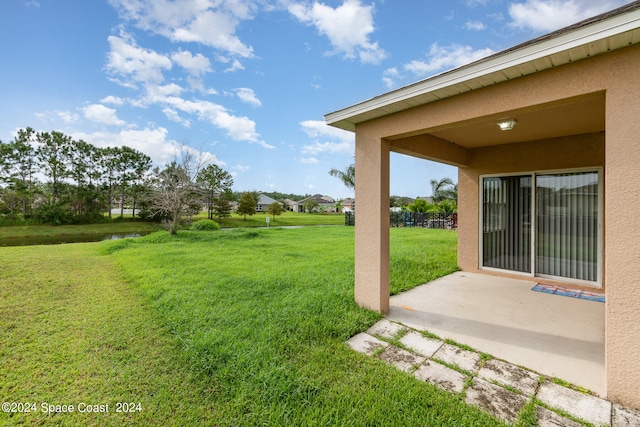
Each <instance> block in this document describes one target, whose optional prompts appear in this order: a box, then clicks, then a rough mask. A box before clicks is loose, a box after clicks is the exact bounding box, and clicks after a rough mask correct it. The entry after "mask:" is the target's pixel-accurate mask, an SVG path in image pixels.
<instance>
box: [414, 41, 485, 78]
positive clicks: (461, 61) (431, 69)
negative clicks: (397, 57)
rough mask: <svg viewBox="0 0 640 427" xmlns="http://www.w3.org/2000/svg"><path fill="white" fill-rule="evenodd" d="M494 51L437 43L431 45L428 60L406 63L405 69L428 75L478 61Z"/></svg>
mask: <svg viewBox="0 0 640 427" xmlns="http://www.w3.org/2000/svg"><path fill="white" fill-rule="evenodd" d="M492 53H494V51H493V50H492V49H489V48H486V49H479V50H474V49H473V48H472V47H471V46H462V45H458V44H452V45H450V46H439V45H438V44H437V43H434V44H432V45H431V47H430V49H429V53H428V54H427V60H426V61H420V60H414V61H411V62H409V63H408V64H405V65H404V69H405V70H407V71H410V72H412V73H413V74H414V75H415V76H419V77H422V76H426V75H429V74H433V73H435V72H437V71H444V70H447V69H452V68H457V67H460V66H462V65H466V64H469V63H471V62H473V61H477V60H479V59H482V58H484V57H486V56H489V55H491V54H492Z"/></svg>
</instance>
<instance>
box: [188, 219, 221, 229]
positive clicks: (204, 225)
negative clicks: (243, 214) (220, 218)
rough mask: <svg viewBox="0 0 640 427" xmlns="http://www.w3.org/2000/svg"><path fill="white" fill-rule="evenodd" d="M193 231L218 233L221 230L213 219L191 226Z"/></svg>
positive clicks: (197, 222)
mask: <svg viewBox="0 0 640 427" xmlns="http://www.w3.org/2000/svg"><path fill="white" fill-rule="evenodd" d="M191 229H192V230H197V231H217V230H220V225H219V224H218V223H217V222H215V221H213V220H211V219H203V220H200V221H196V222H194V223H193V224H192V225H191Z"/></svg>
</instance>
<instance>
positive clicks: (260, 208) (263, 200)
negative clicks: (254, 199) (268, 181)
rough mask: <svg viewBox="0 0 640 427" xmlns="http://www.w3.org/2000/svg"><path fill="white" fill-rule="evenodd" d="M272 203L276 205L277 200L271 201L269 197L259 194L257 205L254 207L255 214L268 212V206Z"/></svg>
mask: <svg viewBox="0 0 640 427" xmlns="http://www.w3.org/2000/svg"><path fill="white" fill-rule="evenodd" d="M272 203H278V201H277V200H274V199H272V198H271V197H269V196H265V195H264V194H260V195H259V196H258V204H257V205H256V212H269V205H270V204H272Z"/></svg>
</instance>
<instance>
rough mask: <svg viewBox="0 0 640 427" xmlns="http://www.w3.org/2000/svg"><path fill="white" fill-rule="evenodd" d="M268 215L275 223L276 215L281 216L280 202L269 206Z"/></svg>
mask: <svg viewBox="0 0 640 427" xmlns="http://www.w3.org/2000/svg"><path fill="white" fill-rule="evenodd" d="M269 214H270V215H271V216H272V217H273V220H274V221H275V219H276V215H281V214H282V204H280V202H273V203H271V204H270V205H269Z"/></svg>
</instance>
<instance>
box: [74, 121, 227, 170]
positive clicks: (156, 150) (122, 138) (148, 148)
mask: <svg viewBox="0 0 640 427" xmlns="http://www.w3.org/2000/svg"><path fill="white" fill-rule="evenodd" d="M68 134H69V135H71V136H72V137H73V138H76V139H82V140H84V141H90V142H91V144H93V145H95V146H96V147H114V146H116V147H119V146H123V145H126V146H127V147H131V148H134V149H136V150H138V151H141V152H143V153H145V154H147V155H148V156H149V157H151V160H152V161H153V163H155V164H156V165H163V164H166V163H168V162H170V161H172V160H173V159H175V157H176V155H178V154H179V153H180V151H181V150H184V149H185V147H184V146H183V145H182V144H180V143H178V142H176V141H174V140H170V139H167V135H168V131H167V129H165V128H163V127H157V128H145V129H141V130H136V129H126V130H121V131H119V132H93V133H85V132H69V133H68ZM187 149H188V150H189V151H190V152H193V153H194V154H196V155H197V156H198V157H201V158H202V159H203V160H205V161H209V162H211V163H216V164H218V165H221V166H223V165H225V162H223V161H222V160H220V159H218V158H217V157H216V155H215V154H213V153H210V152H208V151H200V150H196V149H194V148H191V147H188V148H187Z"/></svg>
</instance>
